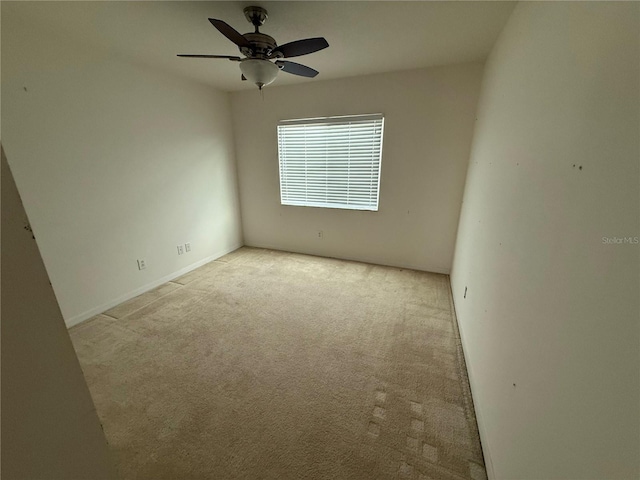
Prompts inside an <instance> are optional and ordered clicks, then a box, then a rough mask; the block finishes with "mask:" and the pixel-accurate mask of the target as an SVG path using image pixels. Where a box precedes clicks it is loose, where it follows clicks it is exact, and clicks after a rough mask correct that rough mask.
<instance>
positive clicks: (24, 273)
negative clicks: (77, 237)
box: [1, 150, 117, 480]
mask: <svg viewBox="0 0 640 480" xmlns="http://www.w3.org/2000/svg"><path fill="white" fill-rule="evenodd" d="M28 223H29V222H28V219H27V216H26V215H25V212H24V209H23V207H22V204H21V203H20V197H19V195H18V191H17V190H16V187H15V183H14V182H13V177H12V175H11V172H10V171H9V167H8V164H7V162H6V159H5V155H4V150H3V151H2V335H1V338H2V471H1V474H2V478H3V479H5V480H22V479H27V478H28V479H35V478H47V479H52V480H53V479H59V480H69V479H76V478H77V479H80V478H91V479H95V480H98V479H115V478H117V475H116V471H115V468H114V465H113V463H112V461H111V457H110V453H109V450H108V447H107V442H106V441H105V438H104V434H103V433H102V430H101V428H100V422H99V420H98V416H97V414H96V410H95V407H94V406H93V402H92V401H91V396H90V394H89V389H88V388H87V384H86V383H85V380H84V377H83V376H82V370H81V369H80V364H79V363H78V359H77V358H76V355H75V352H74V351H73V346H72V345H71V339H70V338H69V334H68V333H67V329H66V328H65V324H64V321H63V319H62V315H61V314H60V309H59V308H58V305H57V304H56V299H55V296H54V294H53V290H52V289H51V285H49V279H48V278H47V273H46V271H45V269H44V265H43V263H42V259H41V258H40V254H39V253H38V246H37V245H36V242H35V241H34V240H33V238H32V235H31V233H30V232H28V231H27V230H25V229H24V226H25V225H27V224H28Z"/></svg>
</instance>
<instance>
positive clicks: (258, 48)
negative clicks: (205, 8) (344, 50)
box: [178, 6, 329, 90]
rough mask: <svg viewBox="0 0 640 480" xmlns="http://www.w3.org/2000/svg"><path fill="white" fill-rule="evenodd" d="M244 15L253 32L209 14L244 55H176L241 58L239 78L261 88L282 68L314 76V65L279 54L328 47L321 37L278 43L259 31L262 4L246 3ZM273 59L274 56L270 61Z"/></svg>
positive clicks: (292, 54)
mask: <svg viewBox="0 0 640 480" xmlns="http://www.w3.org/2000/svg"><path fill="white" fill-rule="evenodd" d="M244 16H245V17H246V19H247V20H248V21H249V22H250V23H251V24H253V26H254V27H255V31H254V32H253V33H245V34H241V33H239V32H238V31H237V30H235V29H234V28H233V27H231V26H230V25H228V24H227V23H225V22H223V21H222V20H217V19H215V18H210V19H209V21H210V22H211V24H212V25H213V26H214V27H216V28H217V29H218V31H219V32H220V33H222V34H223V35H224V36H225V37H227V38H228V39H229V40H231V41H232V42H233V43H235V44H236V45H237V46H238V49H239V50H240V53H242V55H244V56H245V57H246V58H240V57H235V56H231V55H184V54H182V55H178V56H179V57H191V58H226V59H228V60H231V61H233V62H240V70H241V71H242V80H250V81H251V82H253V83H255V84H256V85H257V86H258V88H259V89H260V90H262V87H264V86H265V85H269V84H270V83H271V82H273V81H274V80H275V79H276V77H277V76H278V72H279V71H280V70H282V71H283V72H286V73H291V74H293V75H300V76H301V77H309V78H313V77H315V76H316V75H318V71H316V70H314V69H313V68H310V67H307V66H306V65H301V64H299V63H295V62H289V61H287V60H281V59H282V58H291V57H299V56H301V55H307V54H309V53H313V52H317V51H318V50H322V49H323V48H327V47H328V46H329V44H328V43H327V41H326V40H325V39H324V38H323V37H317V38H306V39H304V40H296V41H295V42H290V43H285V44H284V45H279V46H278V44H277V43H276V41H275V40H274V39H273V37H270V36H269V35H266V34H264V33H260V31H259V27H260V26H262V25H263V24H264V22H265V21H266V20H267V11H266V10H265V9H264V8H262V7H256V6H252V7H246V8H245V9H244ZM272 60H275V61H274V62H272Z"/></svg>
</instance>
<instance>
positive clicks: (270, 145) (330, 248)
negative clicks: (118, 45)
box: [231, 55, 482, 273]
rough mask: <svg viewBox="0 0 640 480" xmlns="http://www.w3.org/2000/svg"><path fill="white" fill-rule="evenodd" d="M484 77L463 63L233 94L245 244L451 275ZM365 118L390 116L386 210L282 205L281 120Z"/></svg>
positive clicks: (385, 161)
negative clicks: (331, 117) (341, 116)
mask: <svg viewBox="0 0 640 480" xmlns="http://www.w3.org/2000/svg"><path fill="white" fill-rule="evenodd" d="M306 63H308V64H309V65H311V66H312V65H313V56H312V55H310V56H309V57H306ZM281 75H286V74H285V73H282V74H281ZM481 75H482V65H481V64H462V65H454V66H445V67H438V68H430V69H424V70H414V71H409V72H399V73H390V74H382V75H371V76H362V77H354V78H348V79H344V80H331V81H318V80H317V79H316V80H313V81H311V80H310V81H309V83H308V84H304V85H295V86H282V87H278V86H269V87H267V88H265V89H264V99H262V98H261V97H260V94H259V93H258V91H257V89H256V90H255V91H246V92H236V93H233V94H232V97H231V98H232V109H233V120H234V131H235V137H236V152H237V161H238V173H239V179H240V204H241V211H242V225H243V232H244V240H245V244H247V245H251V246H258V247H269V248H276V249H282V250H289V251H295V252H300V253H309V254H315V255H323V256H330V257H337V258H345V259H351V260H359V261H365V262H373V263H378V264H385V265H394V266H400V267H409V268H416V269H420V270H429V271H433V272H441V273H448V272H449V270H450V268H451V259H452V256H453V247H454V243H455V234H456V228H457V222H458V215H459V211H460V205H461V200H462V191H463V186H464V179H465V174H466V169H467V162H468V155H469V150H470V146H471V137H472V131H473V123H474V119H475V117H474V115H475V109H476V104H477V98H478V94H479V89H480V81H481ZM319 78H321V77H318V79H319ZM366 113H383V114H384V116H385V131H384V145H383V153H382V168H381V180H380V206H379V211H377V212H367V211H355V210H339V209H325V208H312V207H293V206H283V205H280V183H279V177H278V144H277V132H276V127H277V124H278V121H279V120H285V119H293V118H309V117H324V116H334V115H353V114H366ZM319 231H322V237H321V238H320V237H319V236H318V232H319Z"/></svg>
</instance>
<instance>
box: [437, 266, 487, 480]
mask: <svg viewBox="0 0 640 480" xmlns="http://www.w3.org/2000/svg"><path fill="white" fill-rule="evenodd" d="M449 287H450V289H451V303H452V305H453V319H454V321H455V322H456V323H457V325H458V332H459V334H460V343H461V344H462V352H463V355H464V358H465V364H466V367H467V378H468V379H469V388H470V389H471V398H472V399H473V398H476V399H477V398H478V397H477V396H475V395H474V392H477V391H478V387H477V385H476V382H475V378H476V377H475V375H473V368H472V367H471V364H470V363H469V358H468V357H467V355H466V353H465V352H466V351H467V348H466V347H467V342H466V341H465V334H464V329H463V328H462V323H461V322H460V321H459V320H458V309H457V308H456V294H455V293H454V291H453V283H452V282H451V276H449ZM474 411H475V415H476V423H477V424H478V434H479V435H480V444H481V445H482V455H483V456H484V468H485V470H486V472H487V478H488V479H489V480H492V479H494V478H496V474H495V471H494V469H493V461H492V460H491V454H490V452H489V442H488V440H487V433H486V429H485V423H484V420H483V419H482V413H481V412H480V410H479V408H478V405H477V403H476V402H475V401H474Z"/></svg>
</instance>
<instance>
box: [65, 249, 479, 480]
mask: <svg viewBox="0 0 640 480" xmlns="http://www.w3.org/2000/svg"><path fill="white" fill-rule="evenodd" d="M71 337H72V339H73V343H74V345H75V348H76V351H77V353H78V357H79V359H80V363H81V365H82V368H83V370H84V373H85V376H86V378H87V382H88V384H89V388H90V390H91V393H92V395H93V399H94V402H95V404H96V408H97V410H98V414H99V416H100V419H101V421H102V423H103V426H104V430H105V434H106V436H107V440H108V441H109V443H110V445H111V448H112V450H113V453H114V457H115V459H116V462H117V465H118V468H119V470H120V472H121V475H122V477H123V478H125V479H154V480H160V479H176V480H178V479H274V480H275V479H363V480H365V479H366V480H377V479H405V478H406V479H413V480H425V479H434V480H435V479H469V478H471V479H474V480H475V479H484V478H486V474H485V470H484V465H483V460H482V454H481V449H480V442H479V439H478V433H477V426H476V422H475V416H474V413H473V406H472V403H471V399H470V395H469V389H468V383H467V377H466V373H465V368H464V362H463V360H462V357H461V349H460V341H459V336H458V332H457V328H456V325H455V322H454V319H453V314H452V304H451V296H450V290H449V279H448V277H447V276H444V275H437V274H430V273H424V272H416V271H411V270H403V269H398V268H390V267H380V266H375V265H367V264H362V263H355V262H345V261H340V260H333V259H326V258H318V257H312V256H306V255H298V254H290V253H284V252H276V251H271V250H262V249H254V248H242V249H240V250H237V251H235V252H233V253H231V254H229V255H226V256H225V257H222V258H220V259H219V260H217V261H214V262H211V263H209V264H207V265H205V266H203V267H201V268H199V269H198V270H196V271H193V272H191V273H189V274H187V275H185V276H183V277H181V278H179V279H176V280H175V281H173V282H169V283H167V284H165V285H163V286H161V287H159V288H157V289H156V290H154V291H152V292H148V293H145V294H143V295H141V296H140V297H137V298H135V299H133V300H130V301H128V302H125V303H124V304H122V305H119V306H118V307H116V308H113V309H112V310H110V311H108V312H105V314H103V315H98V316H97V317H95V318H93V319H91V320H89V321H87V322H85V323H82V324H80V325H78V326H76V327H74V328H72V329H71Z"/></svg>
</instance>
